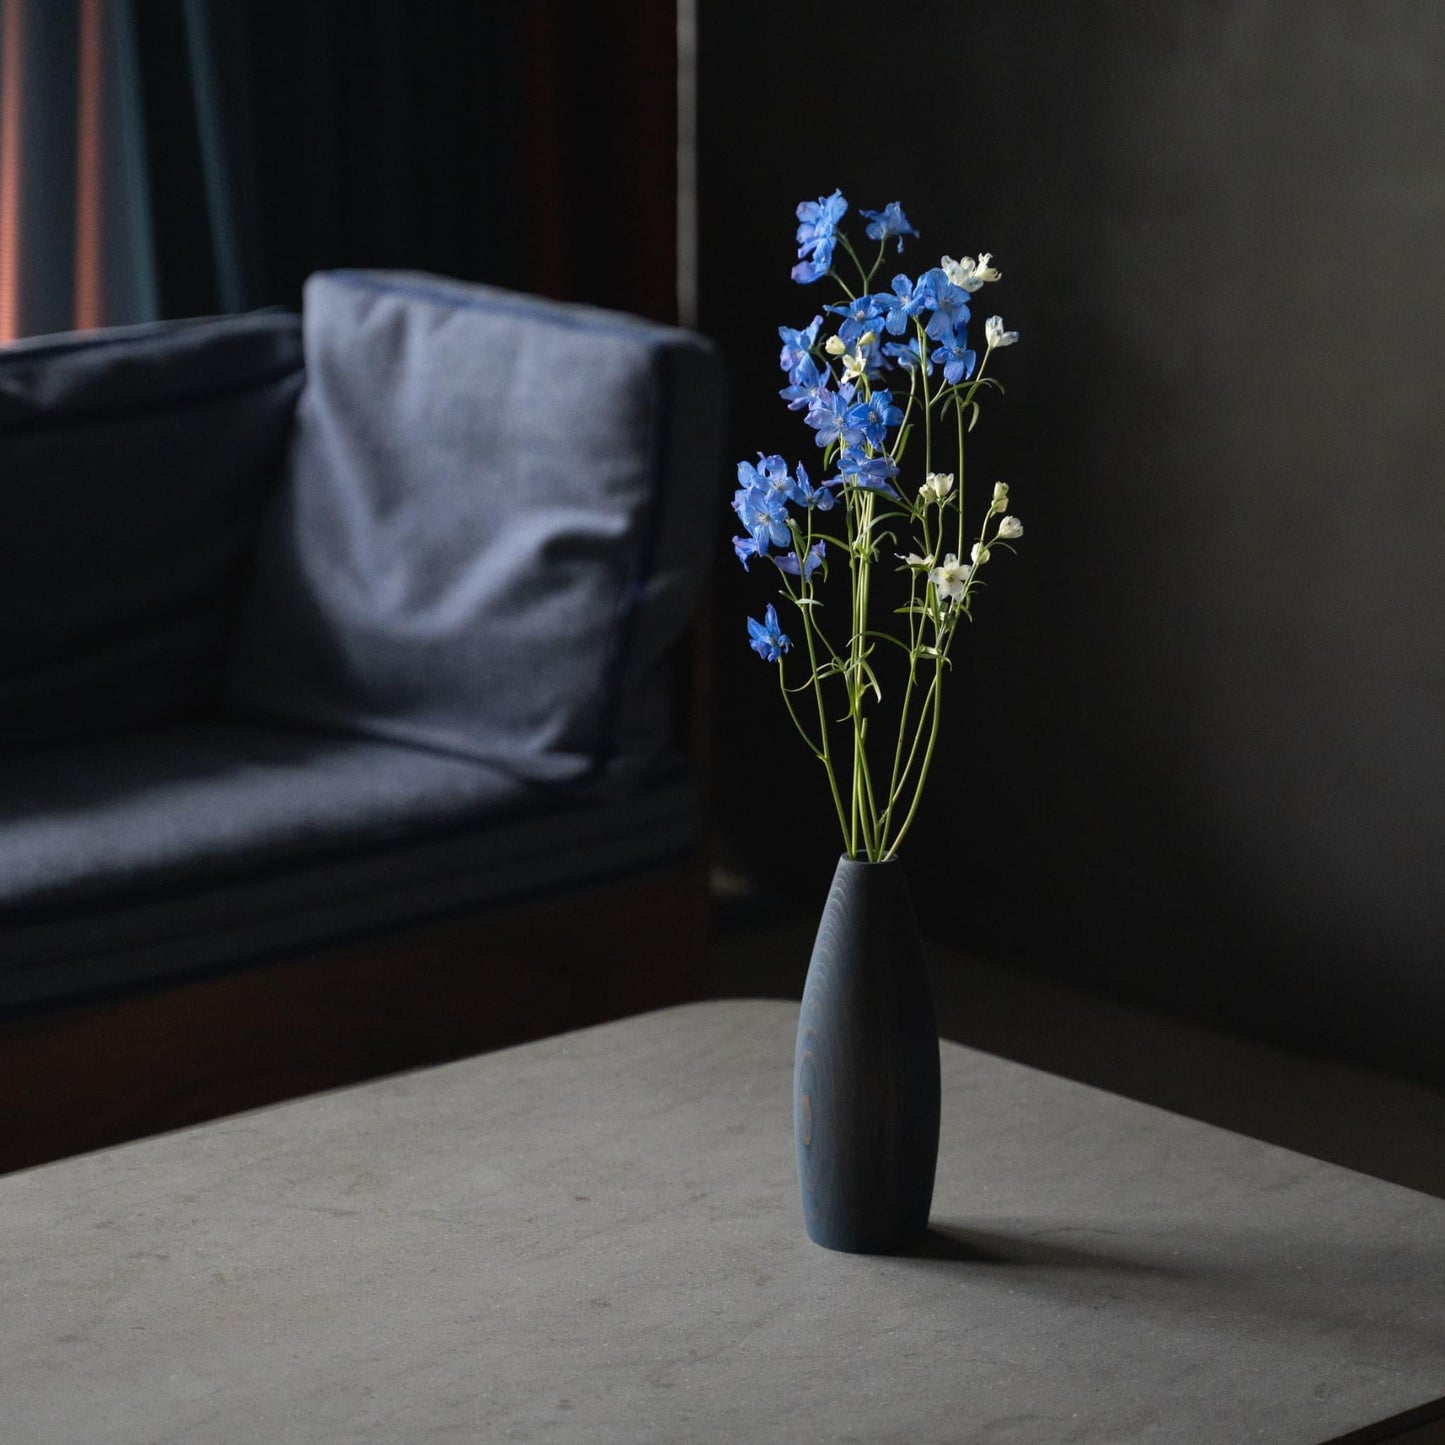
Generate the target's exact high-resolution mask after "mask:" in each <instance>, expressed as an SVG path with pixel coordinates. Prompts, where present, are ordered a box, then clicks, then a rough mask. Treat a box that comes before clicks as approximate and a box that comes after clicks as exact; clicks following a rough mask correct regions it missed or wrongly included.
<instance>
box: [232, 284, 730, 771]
mask: <svg viewBox="0 0 1445 1445" xmlns="http://www.w3.org/2000/svg"><path fill="white" fill-rule="evenodd" d="M305 348H306V387H305V391H304V393H303V395H302V399H301V402H300V404H299V406H298V408H297V414H296V427H295V431H294V434H293V438H292V441H291V445H290V450H289V453H288V458H287V463H286V469H287V475H286V484H285V489H284V491H283V492H282V493H281V494H280V496H279V497H278V499H277V504H276V508H275V511H274V512H273V513H272V515H271V516H270V517H269V518H268V521H267V524H266V527H265V530H264V533H263V541H262V546H261V551H260V555H259V560H258V566H257V571H256V578H255V583H254V587H253V589H252V592H251V596H250V599H249V604H248V607H247V609H246V612H245V619H244V622H243V625H242V628H241V630H240V632H239V634H238V645H237V649H236V655H235V662H234V666H233V670H232V674H231V682H230V686H231V698H232V703H233V705H234V706H237V707H241V708H244V709H246V710H249V711H251V712H252V713H255V714H262V715H266V716H271V717H279V718H287V719H291V720H296V721H302V722H306V723H310V724H313V725H321V726H329V727H336V728H341V729H346V730H350V731H354V732H357V733H360V734H364V735H367V736H371V737H376V738H384V739H390V740H395V741H401V742H407V743H412V744H416V745H419V746H423V747H430V748H435V749H439V750H443V751H449V752H453V753H456V754H458V755H459V756H464V757H470V758H474V759H476V760H478V761H480V762H484V763H489V764H493V765H495V766H499V767H505V768H506V769H507V770H508V771H510V772H512V773H514V774H516V775H517V776H519V777H523V778H529V779H532V780H535V781H551V782H556V781H569V782H575V781H578V780H580V779H583V778H590V779H592V780H594V781H597V782H614V781H615V782H618V783H619V788H618V790H619V791H620V782H621V780H622V779H623V778H624V777H625V778H628V779H630V778H635V777H637V776H642V775H645V773H646V770H647V767H648V765H649V764H650V763H651V762H652V761H653V760H655V758H656V756H657V755H658V754H659V753H660V751H661V750H662V748H663V747H664V746H665V745H666V743H667V741H668V739H669V738H670V737H672V736H674V727H673V717H672V704H673V702H674V701H675V699H674V697H673V695H672V689H671V682H672V678H671V674H670V672H669V668H668V663H669V652H670V649H671V647H672V645H673V643H675V642H676V641H677V639H678V638H679V637H680V636H681V634H682V631H683V629H684V627H685V625H686V622H687V619H688V617H689V615H690V613H691V610H692V605H693V603H694V602H695V601H696V599H697V597H698V594H699V592H700V590H701V587H702V584H703V579H704V577H705V575H706V572H707V570H708V566H709V559H710V556H711V550H712V547H711V544H712V542H713V540H714V539H715V536H716V532H717V521H716V519H717V516H718V515H719V514H718V513H717V511H716V503H717V502H718V500H719V499H720V496H721V483H722V475H721V472H720V469H719V467H718V458H719V453H720V439H721V431H722V426H723V411H722V407H723V400H722V396H721V391H722V379H723V378H722V367H721V362H720V360H719V358H718V355H717V353H716V352H715V350H714V349H713V348H712V347H711V345H710V344H709V343H707V342H706V341H704V340H703V339H702V338H701V337H698V336H695V335H693V334H691V333H688V332H684V331H679V330H676V329H673V328H669V327H664V326H657V325H653V324H651V323H648V322H643V321H639V320H637V319H636V318H632V317H627V316H622V315H618V314H614V313H611V312H604V311H598V310H595V309H592V308H588V307H583V306H570V305H561V304H559V303H556V302H550V301H544V300H539V299H537V298H535V297H527V296H519V295H516V294H514V293H510V292H503V291H497V290H495V289H493V288H488V287H485V286H473V285H464V284H462V283H459V282H452V281H444V280H441V279H438V278H436V277H428V276H419V275H411V274H399V273H375V272H365V273H362V272H339V273H330V274H322V275H319V276H314V277H312V278H311V280H310V281H309V282H308V283H307V286H306V300H305Z"/></svg>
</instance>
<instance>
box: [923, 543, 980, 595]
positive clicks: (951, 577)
mask: <svg viewBox="0 0 1445 1445" xmlns="http://www.w3.org/2000/svg"><path fill="white" fill-rule="evenodd" d="M972 572H973V568H972V567H969V566H967V565H966V564H964V563H962V562H960V561H959V560H958V558H957V557H955V556H954V555H953V553H952V552H950V553H949V554H948V556H947V557H945V558H944V559H943V566H942V567H935V568H934V569H933V571H932V572H930V573H929V574H928V580H929V581H930V582H932V583H933V585H934V587H935V588H936V589H937V590H938V595H939V596H940V597H941V598H942V599H943V600H944V601H945V602H962V601H963V594H964V593H965V592H966V591H967V590H968V579H969V577H970V575H971V574H972Z"/></svg>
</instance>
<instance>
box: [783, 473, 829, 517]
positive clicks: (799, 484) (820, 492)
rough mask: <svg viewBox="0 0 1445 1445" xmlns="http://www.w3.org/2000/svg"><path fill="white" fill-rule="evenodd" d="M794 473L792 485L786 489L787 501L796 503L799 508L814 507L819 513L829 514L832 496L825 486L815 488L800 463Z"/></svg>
mask: <svg viewBox="0 0 1445 1445" xmlns="http://www.w3.org/2000/svg"><path fill="white" fill-rule="evenodd" d="M795 472H796V475H795V476H794V479H793V484H792V486H791V487H790V488H789V489H788V500H789V501H790V502H796V503H797V505H798V506H800V507H816V508H817V509H818V510H819V511H820V512H831V511H832V510H833V494H832V492H830V491H829V490H828V488H827V484H826V483H824V484H823V485H822V486H818V487H815V486H814V485H813V484H812V482H811V481H810V480H809V479H808V473H807V472H806V471H805V470H804V468H803V464H802V462H799V463H798V465H797V467H796V468H795Z"/></svg>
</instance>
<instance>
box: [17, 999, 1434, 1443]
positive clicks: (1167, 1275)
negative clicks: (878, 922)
mask: <svg viewBox="0 0 1445 1445" xmlns="http://www.w3.org/2000/svg"><path fill="white" fill-rule="evenodd" d="M795 1021H796V1010H795V1008H794V1007H793V1006H790V1005H788V1004H779V1003H767V1002H752V1001H749V1002H728V1003H710V1004H700V1005H695V1006H691V1007H688V1008H683V1009H670V1010H667V1011H664V1012H662V1013H657V1014H651V1015H646V1016H643V1017H640V1018H637V1019H631V1020H627V1021H624V1022H621V1023H616V1024H608V1025H605V1026H603V1027H601V1028H596V1029H589V1030H585V1031H583V1032H580V1033H575V1034H569V1035H564V1036H561V1037H558V1038H555V1039H549V1040H545V1041H543V1042H540V1043H535V1044H530V1045H527V1046H524V1047H522V1048H517V1049H509V1050H505V1051H502V1052H499V1053H494V1054H488V1055H483V1056H480V1057H478V1058H475V1059H469V1060H466V1061H463V1062H461V1063H457V1064H452V1065H446V1066H444V1067H442V1068H437V1069H429V1070H424V1071H421V1072H417V1073H414V1074H408V1075H403V1076H399V1077H396V1078H392V1079H387V1080H383V1081H380V1082H378V1083H373V1084H368V1085H363V1086H360V1087H357V1088H353V1089H346V1090H341V1091H338V1092H335V1093H331V1094H324V1095H319V1096H316V1097H313V1098H309V1099H303V1100H298V1101H296V1102H293V1103H289V1104H284V1105H280V1106H277V1107H274V1108H269V1109H263V1110H258V1111H256V1112H254V1113H251V1114H245V1115H240V1116H237V1117H234V1118H231V1119H227V1120H222V1121H220V1122H217V1123H212V1124H207V1125H203V1126H200V1127H198V1128H194V1129H187V1130H184V1131H180V1132H177V1133H175V1134H170V1135H166V1136H163V1137H160V1138H156V1139H151V1140H146V1141H142V1142H140V1143H137V1144H131V1145H126V1146H124V1147H121V1148H117V1149H110V1150H106V1151H103V1152H101V1153H97V1154H93V1155H89V1156H85V1157H82V1158H79V1159H74V1160H68V1161H65V1162H62V1163H59V1164H53V1165H48V1166H46V1167H44V1168H40V1169H35V1170H30V1171H28V1172H25V1173H21V1174H16V1175H11V1176H9V1177H8V1178H4V1179H0V1266H3V1267H0V1283H3V1295H0V1301H3V1303H0V1435H3V1438H4V1440H5V1442H7V1445H31V1442H49V1441H55V1442H64V1445H84V1442H90V1441H95V1442H101V1441H103V1442H105V1445H127V1442H145V1445H161V1442H172V1441H174V1442H184V1445H208V1442H217V1445H221V1442H224V1445H238V1442H248V1441H264V1442H267V1445H287V1442H293V1441H294V1442H308V1445H310V1442H317V1445H319V1442H333V1441H334V1442H338V1445H339V1442H347V1445H356V1442H364V1441H387V1442H408V1445H412V1442H444V1441H445V1442H462V1441H467V1442H472V1441H478V1440H482V1441H491V1440H498V1441H502V1440H537V1441H546V1442H555V1445H571V1442H578V1445H581V1442H586V1445H611V1442H623V1441H626V1442H641V1441H656V1442H669V1445H684V1442H694V1441H698V1442H711V1441H718V1442H723V1441H726V1442H729V1445H750V1442H771V1441H787V1442H789V1445H800V1442H802V1445H806V1442H811V1441H827V1442H859V1445H883V1442H898V1445H926V1442H932V1441H939V1442H944V1441H947V1442H950V1445H956V1442H971V1441H980V1442H984V1441H986V1442H989V1445H1070V1442H1100V1445H1132V1442H1145V1441H1148V1442H1163V1441H1178V1442H1189V1445H1236V1442H1244V1441H1254V1440H1258V1441H1267V1442H1270V1445H1294V1442H1298V1445H1320V1442H1324V1441H1330V1440H1335V1439H1336V1438H1337V1437H1340V1436H1343V1435H1346V1434H1347V1433H1349V1432H1350V1431H1353V1430H1357V1429H1360V1428H1361V1427H1364V1426H1366V1425H1369V1424H1371V1423H1372V1422H1375V1421H1379V1420H1382V1419H1385V1418H1386V1417H1390V1416H1394V1415H1396V1414H1398V1413H1400V1412H1403V1411H1406V1410H1409V1409H1411V1408H1412V1407H1416V1406H1421V1405H1424V1404H1426V1403H1428V1402H1432V1401H1436V1400H1439V1399H1440V1398H1441V1397H1445V1303H1442V1289H1441V1286H1442V1283H1445V1202H1442V1201H1440V1200H1437V1199H1434V1198H1431V1197H1429V1196H1426V1195H1422V1194H1417V1193H1414V1192H1412V1191H1410V1190H1406V1189H1401V1188H1398V1187H1396V1186H1394V1185H1389V1184H1384V1183H1381V1182H1379V1181H1377V1180H1373V1179H1370V1178H1368V1177H1366V1176H1364V1175H1361V1174H1356V1173H1352V1172H1350V1171H1349V1170H1345V1169H1339V1168H1336V1167H1334V1166H1332V1165H1327V1164H1322V1163H1319V1162H1317V1161H1315V1160H1311V1159H1308V1158H1306V1157H1304V1156H1303V1155H1299V1154H1294V1153H1291V1152H1289V1151H1287V1150H1283V1149H1279V1148H1275V1147H1273V1146H1270V1145H1266V1144H1261V1143H1258V1142H1256V1141H1254V1140H1251V1139H1247V1138H1244V1137H1241V1136H1239V1135H1236V1134H1231V1133H1229V1132H1227V1131H1224V1130H1221V1129H1217V1128H1214V1127H1211V1126H1209V1125H1206V1124H1200V1123H1197V1122H1195V1121H1192V1120H1188V1119H1184V1118H1180V1117H1178V1116H1175V1115H1172V1114H1168V1113H1165V1112H1164V1111H1162V1110H1158V1109H1154V1108H1151V1107H1149V1106H1147V1105H1143V1104H1139V1103H1135V1102H1132V1101H1129V1100H1126V1099H1122V1098H1119V1097H1117V1096H1115V1095H1112V1094H1107V1093H1104V1092H1101V1091H1099V1090H1095V1089H1090V1088H1087V1087H1084V1086H1082V1085H1079V1084H1074V1083H1071V1082H1068V1081H1066V1080H1063V1079H1060V1078H1057V1077H1054V1076H1052V1075H1048V1074H1044V1073H1041V1072H1039V1071H1037V1070H1033V1069H1029V1068H1025V1067H1023V1066H1021V1065H1017V1064H1013V1063H1009V1062H1006V1061H1004V1060H1001V1059H998V1058H994V1057H992V1056H990V1055H987V1054H982V1053H978V1052H976V1051H973V1050H970V1049H965V1048H962V1047H959V1046H958V1045H954V1044H944V1045H943V1046H942V1064H943V1090H944V1093H943V1135H942V1143H941V1149H940V1158H939V1173H938V1184H937V1189H936V1192H935V1196H934V1212H933V1221H934V1232H933V1234H932V1235H931V1237H930V1240H929V1242H928V1244H927V1245H926V1247H925V1248H924V1249H923V1250H922V1251H921V1252H920V1253H919V1254H917V1255H916V1256H914V1257H910V1258H863V1257H856V1256H848V1255H839V1254H831V1253H829V1252H827V1251H825V1250H821V1249H818V1248H817V1247H816V1246H814V1245H812V1244H810V1243H809V1242H808V1240H807V1238H806V1236H805V1235H804V1233H803V1229H802V1225H801V1221H800V1217H799V1212H798V1205H797V1198H796V1190H797V1186H796V1180H795V1176H794V1162H793V1145H792V1138H791V1069H792V1045H793V1030H794V1027H795ZM1411 1438H1413V1437H1411Z"/></svg>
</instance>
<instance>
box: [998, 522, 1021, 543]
mask: <svg viewBox="0 0 1445 1445" xmlns="http://www.w3.org/2000/svg"><path fill="white" fill-rule="evenodd" d="M998 534H999V536H1000V537H1002V538H1003V539H1004V541H1006V542H1011V541H1012V540H1013V539H1014V538H1015V537H1022V536H1023V534H1024V524H1023V523H1022V522H1020V521H1019V519H1018V518H1017V517H1005V518H1004V519H1003V521H1001V522H1000V523H999V524H998Z"/></svg>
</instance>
